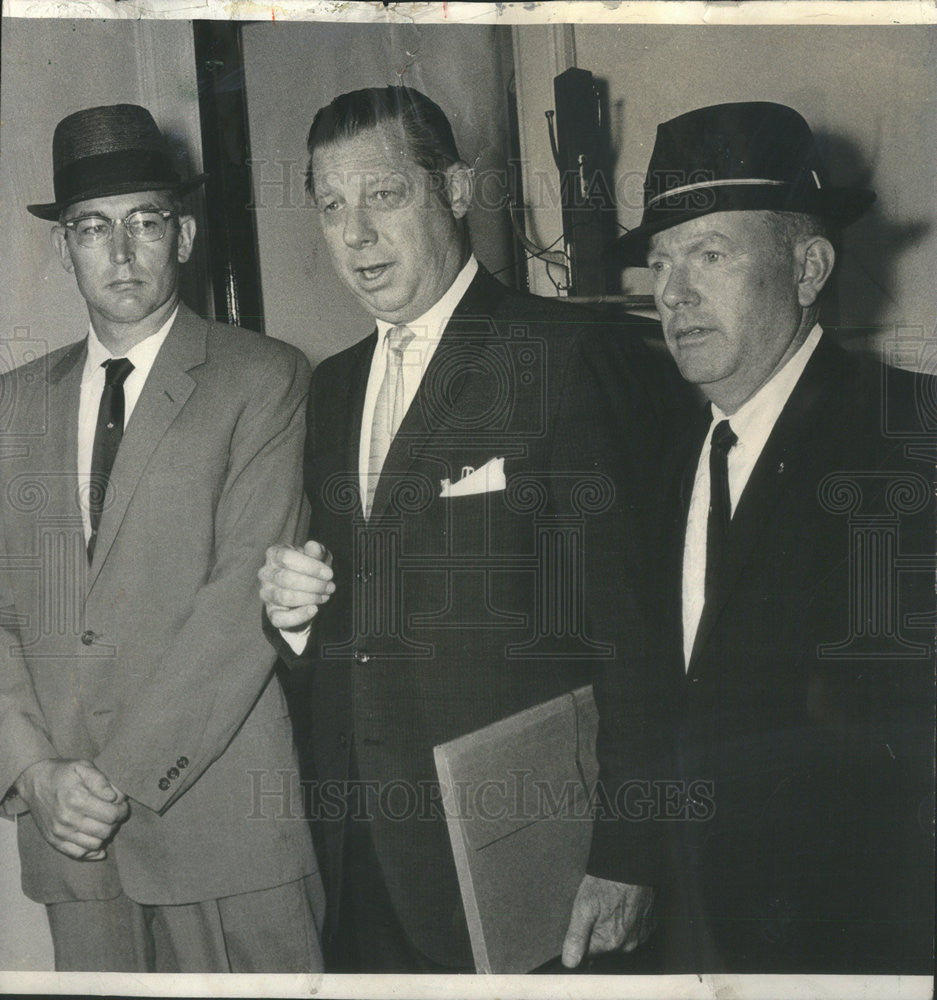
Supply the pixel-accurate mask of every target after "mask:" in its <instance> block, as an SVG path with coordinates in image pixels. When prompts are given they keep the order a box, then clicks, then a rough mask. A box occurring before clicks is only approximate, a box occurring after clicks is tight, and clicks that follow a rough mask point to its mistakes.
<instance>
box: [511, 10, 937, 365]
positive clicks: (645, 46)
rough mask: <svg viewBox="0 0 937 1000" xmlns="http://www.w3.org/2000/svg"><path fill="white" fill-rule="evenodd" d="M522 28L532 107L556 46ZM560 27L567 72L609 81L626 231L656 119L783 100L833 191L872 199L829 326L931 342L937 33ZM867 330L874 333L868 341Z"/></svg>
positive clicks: (842, 273)
mask: <svg viewBox="0 0 937 1000" xmlns="http://www.w3.org/2000/svg"><path fill="white" fill-rule="evenodd" d="M518 30H519V31H520V32H522V33H524V34H525V36H526V41H525V42H524V45H523V48H524V49H525V50H526V52H527V58H526V60H525V68H526V71H527V80H526V82H527V90H528V92H530V93H533V94H535V95H536V97H537V98H538V100H539V103H540V104H542V102H543V100H544V91H543V88H542V87H541V88H539V89H538V88H537V87H536V74H537V72H538V67H542V69H540V70H539V72H541V73H549V72H550V67H551V65H552V64H556V62H557V57H556V55H555V53H556V50H557V39H556V38H555V37H554V35H552V34H551V33H550V31H551V29H546V28H544V29H529V30H528V29H518ZM538 32H539V34H538ZM567 32H568V33H571V35H572V43H571V44H570V41H569V39H566V40H565V43H564V44H565V49H566V50H567V51H571V52H572V62H573V64H575V65H578V66H580V67H581V68H583V69H588V70H590V71H591V72H592V73H594V74H595V75H596V77H598V78H600V79H601V80H603V81H605V83H606V84H607V87H608V93H609V110H610V112H611V122H610V128H611V141H612V145H613V147H614V151H615V153H616V166H615V181H616V190H617V191H618V192H620V193H622V194H623V195H624V197H621V198H620V199H619V202H618V219H619V222H620V223H621V224H622V225H623V226H629V227H630V226H635V225H637V224H638V223H639V222H640V219H641V211H642V196H643V191H642V185H643V180H644V176H645V172H646V169H647V163H648V159H649V158H650V154H651V150H652V148H653V145H654V138H655V135H656V131H657V125H658V124H659V123H660V122H663V121H667V120H668V119H670V118H673V117H675V116H676V115H678V114H682V113H683V112H684V111H689V110H691V109H692V108H696V107H702V106H704V105H707V104H717V103H721V102H723V101H751V100H764V101H777V102H780V103H782V104H789V105H791V106H792V107H794V108H796V109H797V110H798V111H799V112H800V113H801V114H802V115H803V116H804V117H805V118H806V119H807V121H808V122H809V123H810V125H811V127H812V128H813V130H814V133H815V134H816V136H817V138H818V141H819V143H820V145H821V149H822V151H823V153H824V155H825V158H826V160H827V162H828V164H829V167H830V173H831V175H832V178H833V180H834V183H841V184H858V185H862V186H867V187H871V188H872V189H873V190H875V191H876V192H877V193H878V201H877V202H876V204H875V206H874V208H873V210H872V212H871V213H870V214H869V215H867V216H866V217H865V218H863V219H861V220H860V221H859V222H857V223H856V224H855V225H853V226H851V227H850V228H849V229H848V230H847V234H846V243H845V253H844V255H843V256H842V258H841V266H840V268H839V274H838V276H837V277H836V278H835V286H834V289H833V292H834V296H833V300H832V301H831V303H830V308H829V309H828V311H827V317H826V320H825V322H826V323H827V324H828V325H829V324H831V323H835V324H836V325H839V326H841V327H844V328H846V329H844V330H843V331H842V332H843V334H844V336H848V337H849V340H850V342H856V341H857V339H858V340H869V339H871V340H873V341H877V342H878V343H881V342H882V341H883V340H884V339H886V338H887V337H888V335H889V334H888V331H889V330H894V329H895V328H897V327H904V326H909V327H912V328H920V329H921V330H922V331H923V333H924V334H925V336H926V337H927V338H929V340H930V342H931V344H933V343H934V342H935V340H937V329H935V327H937V295H935V291H934V288H935V286H934V275H935V274H937V225H935V222H937V200H935V193H937V101H935V98H937V28H935V27H934V26H928V27H905V26H902V27H873V28H866V27H810V26H793V27H792V26H787V27H767V26H760V27H723V26H713V27H702V28H700V27H682V26H680V27H671V26H662V25H628V26H608V25H576V26H575V27H568V28H567ZM538 46H539V53H537V51H536V50H537V47H538ZM531 50H533V52H534V54H533V56H532V55H531ZM538 54H539V58H537V55H538ZM548 106H550V105H548ZM543 110H544V108H543V107H540V106H539V105H538V106H531V102H528V106H527V107H526V108H525V109H524V110H523V111H522V117H526V118H527V120H528V121H529V122H536V121H537V119H538V116H539V118H540V119H541V120H542V116H543ZM555 235H557V234H556V233H555V232H553V231H550V230H549V229H548V228H547V231H546V232H544V233H543V236H544V237H545V239H546V240H550V239H553V238H554V237H555ZM622 290H624V291H626V292H636V293H647V292H649V291H650V284H649V282H648V280H647V272H646V271H644V270H628V271H626V272H625V273H624V275H623V289H622ZM870 327H877V328H879V329H878V331H877V332H875V333H873V334H871V335H870V331H869V329H868V328H870ZM860 332H862V333H864V334H865V335H866V336H865V337H859V336H858V334H859V333H860ZM903 336H904V337H905V338H906V339H907V338H911V337H912V336H913V333H912V332H911V331H905V332H904V334H903ZM909 361H910V359H909V358H908V357H906V358H905V359H904V363H905V364H908V363H909ZM917 366H918V367H920V366H921V365H920V364H919V365H917Z"/></svg>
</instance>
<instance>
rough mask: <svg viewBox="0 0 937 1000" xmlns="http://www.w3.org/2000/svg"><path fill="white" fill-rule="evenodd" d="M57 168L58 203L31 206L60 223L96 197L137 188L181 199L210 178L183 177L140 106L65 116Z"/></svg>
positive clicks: (55, 152)
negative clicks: (74, 208) (63, 215)
mask: <svg viewBox="0 0 937 1000" xmlns="http://www.w3.org/2000/svg"><path fill="white" fill-rule="evenodd" d="M52 172H53V190H54V193H55V201H53V202H49V203H48V204H44V205H27V206H26V208H27V210H28V211H29V212H31V213H32V214H33V215H35V216H38V218H40V219H46V220H48V221H49V222H57V221H58V219H59V216H60V215H61V213H62V210H63V209H65V208H68V206H69V205H74V204H75V203H76V202H79V201H88V200H89V199H91V198H106V197H109V196H111V195H118V194H130V193H132V192H134V191H172V192H173V193H174V194H175V195H176V196H178V197H181V196H182V195H184V194H186V193H187V192H189V191H192V190H194V189H195V188H197V187H198V186H199V185H200V184H201V183H202V182H203V181H204V180H205V178H206V177H207V176H208V174H199V175H198V176H196V177H193V178H191V179H190V180H186V181H183V180H182V178H181V177H180V176H179V174H178V173H177V172H176V169H175V167H174V165H173V162H172V157H171V156H170V152H169V143H168V142H167V141H166V139H165V137H164V136H163V134H162V133H161V132H160V130H159V127H158V126H157V124H156V122H155V121H154V120H153V116H152V115H151V114H150V112H149V111H147V109H146V108H141V107H140V106H139V105H137V104H110V105H106V106H104V107H99V108H85V109H84V110H83V111H76V112H75V113H74V114H72V115H68V117H66V118H63V119H62V120H61V121H60V122H59V123H58V125H56V127H55V134H54V135H53V137H52Z"/></svg>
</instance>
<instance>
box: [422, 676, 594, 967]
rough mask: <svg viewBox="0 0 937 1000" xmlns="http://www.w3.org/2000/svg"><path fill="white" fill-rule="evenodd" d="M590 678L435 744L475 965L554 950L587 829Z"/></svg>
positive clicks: (579, 870) (544, 955)
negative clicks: (556, 695) (585, 683)
mask: <svg viewBox="0 0 937 1000" xmlns="http://www.w3.org/2000/svg"><path fill="white" fill-rule="evenodd" d="M596 728H597V714H596V709H595V702H594V701H593V698H592V688H591V686H589V687H583V688H579V689H578V690H576V691H572V692H569V693H568V694H564V695H561V696H560V697H559V698H554V699H553V700H551V701H548V702H545V703H544V704H542V705H535V706H534V707H532V708H529V709H526V710H525V711H523V712H518V713H517V714H516V715H512V716H510V717H509V718H507V719H502V720H501V721H499V722H495V723H493V724H492V725H490V726H486V727H485V728H483V729H479V730H477V731H476V732H474V733H468V734H467V735H465V736H461V737H459V738H458V739H455V740H451V741H449V742H448V743H443V744H442V745H441V746H437V747H435V748H434V754H435V758H436V770H437V772H438V774H439V784H440V789H441V792H442V801H443V805H444V808H445V812H446V821H447V823H448V826H449V837H450V839H451V841H452V853H453V855H454V857H455V865H456V870H457V872H458V875H459V885H460V887H461V890H462V902H463V904H464V906H465V916H466V920H467V922H468V928H469V934H470V936H471V940H472V951H473V954H474V958H475V967H476V969H477V971H478V972H492V973H510V972H529V971H531V970H532V969H535V968H537V967H538V966H540V965H543V963H544V962H547V961H549V960H550V959H552V958H554V957H555V956H557V955H559V953H560V950H561V948H562V944H563V938H564V936H565V934H566V928H567V926H568V924H569V917H570V913H571V912H572V905H573V900H574V899H575V897H576V890H577V889H578V888H579V883H580V882H581V880H582V877H583V875H584V873H585V869H586V860H587V858H588V854H589V844H590V839H591V834H592V821H591V794H592V790H593V787H594V785H595V780H596V775H597V773H598V765H597V763H596V759H595V734H596Z"/></svg>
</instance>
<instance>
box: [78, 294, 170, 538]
mask: <svg viewBox="0 0 937 1000" xmlns="http://www.w3.org/2000/svg"><path fill="white" fill-rule="evenodd" d="M178 312H179V307H178V306H177V307H176V308H175V309H174V310H173V312H172V315H171V316H170V317H169V319H167V320H166V322H165V323H164V324H163V325H162V326H161V327H160V328H159V330H157V331H156V333H154V334H151V335H150V336H149V337H147V338H146V340H141V341H140V343H139V344H136V345H135V346H134V347H131V348H130V350H129V351H128V352H127V353H126V354H122V355H121V357H124V358H127V360H128V361H130V363H131V364H132V365H133V371H132V372H131V373H130V374H129V375H128V376H127V378H126V379H125V380H124V428H125V429H126V427H127V425H128V424H129V423H130V416H131V414H132V413H133V410H134V407H135V406H136V405H137V400H138V399H139V398H140V393H141V392H143V386H144V385H145V384H146V380H147V378H148V377H149V374H150V370H151V369H152V367H153V362H154V361H156V355H157V354H159V349H160V348H161V347H162V346H163V341H165V339H166V336H167V335H168V333H169V330H170V328H171V327H172V324H173V322H174V320H175V318H176V313H178ZM112 357H114V355H113V354H111V352H110V351H109V350H108V349H107V348H106V347H105V346H104V345H103V344H102V343H101V341H100V340H98V335H97V334H96V333H95V332H94V327H93V326H89V327H88V356H87V357H86V358H85V367H84V371H83V372H82V375H81V394H80V396H79V400H78V485H79V489H78V496H79V504H80V506H81V523H82V527H83V528H84V532H85V544H87V543H88V541H89V539H90V538H91V513H90V511H89V508H88V499H89V491H90V490H89V488H90V483H91V453H92V452H93V451H94V432H95V430H96V429H97V425H98V410H99V409H100V406H101V396H102V394H103V393H104V368H103V367H102V365H103V364H104V362H105V361H108V360H110V359H111V358H112Z"/></svg>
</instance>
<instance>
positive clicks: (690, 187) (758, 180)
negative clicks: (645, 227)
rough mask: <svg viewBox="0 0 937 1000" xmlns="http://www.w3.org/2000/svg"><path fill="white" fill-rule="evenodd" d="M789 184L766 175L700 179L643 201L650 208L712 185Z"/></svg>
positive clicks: (712, 186) (773, 185)
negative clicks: (731, 178) (679, 195)
mask: <svg viewBox="0 0 937 1000" xmlns="http://www.w3.org/2000/svg"><path fill="white" fill-rule="evenodd" d="M788 184H789V181H779V180H773V179H771V178H768V177H737V178H735V179H733V180H721V181H700V182H699V183H698V184H683V185H681V186H680V187H674V188H669V189H668V190H667V191H662V192H661V193H660V194H655V195H654V197H653V198H649V199H648V200H647V202H646V203H645V208H650V207H651V206H652V205H654V204H656V203H657V202H658V201H663V200H664V199H665V198H672V197H673V196H674V195H677V194H686V193H687V192H688V191H699V190H701V189H702V188H714V187H730V186H731V187H734V186H736V185H761V186H762V187H785V186H787V185H788ZM819 186H820V183H819V181H818V182H817V187H819Z"/></svg>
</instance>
